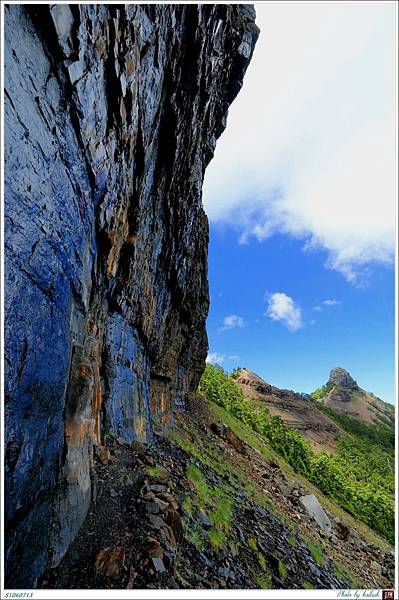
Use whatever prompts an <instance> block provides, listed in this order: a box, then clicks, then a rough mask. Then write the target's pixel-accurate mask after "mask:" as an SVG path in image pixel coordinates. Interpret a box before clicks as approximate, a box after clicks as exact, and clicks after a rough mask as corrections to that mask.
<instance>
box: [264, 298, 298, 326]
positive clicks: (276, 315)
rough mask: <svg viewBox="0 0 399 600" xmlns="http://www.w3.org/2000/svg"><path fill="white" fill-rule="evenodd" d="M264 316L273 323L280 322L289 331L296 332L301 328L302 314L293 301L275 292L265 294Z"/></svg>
mask: <svg viewBox="0 0 399 600" xmlns="http://www.w3.org/2000/svg"><path fill="white" fill-rule="evenodd" d="M266 300H267V309H266V315H267V316H268V317H269V318H270V319H272V320H273V321H281V323H283V325H285V326H286V327H287V329H289V330H290V331H298V329H301V328H302V327H303V323H302V312H301V309H300V308H299V306H297V305H296V304H295V302H294V300H293V299H292V298H291V297H290V296H287V294H284V292H275V293H274V294H267V296H266Z"/></svg>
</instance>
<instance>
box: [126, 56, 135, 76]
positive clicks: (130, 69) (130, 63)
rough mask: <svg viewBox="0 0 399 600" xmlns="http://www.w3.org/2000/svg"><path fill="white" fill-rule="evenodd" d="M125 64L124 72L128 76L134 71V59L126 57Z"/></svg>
mask: <svg viewBox="0 0 399 600" xmlns="http://www.w3.org/2000/svg"><path fill="white" fill-rule="evenodd" d="M125 66H126V74H127V76H128V77H130V76H131V75H133V73H134V61H133V60H132V59H131V58H128V59H127V61H126V62H125Z"/></svg>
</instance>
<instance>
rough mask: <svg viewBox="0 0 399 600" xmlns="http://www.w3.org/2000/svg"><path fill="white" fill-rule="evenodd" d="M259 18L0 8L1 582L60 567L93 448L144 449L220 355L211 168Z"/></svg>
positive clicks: (167, 9) (159, 10)
mask: <svg viewBox="0 0 399 600" xmlns="http://www.w3.org/2000/svg"><path fill="white" fill-rule="evenodd" d="M254 18H255V13H254V10H253V9H252V8H251V7H250V6H248V5H242V6H240V5H234V6H230V5H212V4H208V5H183V4H182V5H144V4H143V5H137V4H136V5H68V4H58V5H27V6H24V5H8V6H7V7H6V8H5V151H6V154H5V160H6V162H5V215H4V216H5V290H6V296H5V310H6V322H5V413H6V414H5V416H6V432H5V433H6V440H5V442H6V447H5V469H6V474H5V476H6V514H5V525H6V529H7V537H6V577H7V581H6V584H7V586H9V587H28V588H29V587H32V586H35V585H37V582H38V578H39V577H40V575H41V573H42V572H43V571H44V569H45V568H46V567H48V566H54V565H56V564H58V563H59V561H60V560H61V558H62V557H63V555H64V554H65V552H66V550H67V548H68V546H69V544H70V543H71V541H72V540H73V538H74V536H75V535H76V533H77V531H78V529H79V527H80V526H81V524H82V522H83V520H84V518H85V515H86V513H87V510H88V507H89V504H90V501H91V496H92V491H91V490H92V480H91V479H92V478H91V470H92V456H93V446H94V445H99V444H101V443H102V441H103V440H104V436H105V435H106V434H107V433H110V434H113V435H115V436H119V437H121V438H123V439H124V440H126V441H127V442H131V441H133V440H135V439H139V440H148V439H150V438H151V436H152V431H153V427H154V426H163V425H164V426H165V425H167V421H168V418H169V415H170V414H171V411H172V409H173V408H178V409H179V408H182V407H183V406H184V399H185V396H186V395H187V394H188V393H190V391H193V390H195V389H196V386H197V384H198V380H199V377H200V375H201V372H202V370H203V367H204V361H205V356H206V352H207V338H206V332H205V319H206V316H207V312H208V284H207V243H208V224H207V218H206V216H205V213H204V211H203V209H202V203H201V187H202V180H203V176H204V170H205V167H206V165H207V164H208V162H209V160H210V159H211V158H212V155H213V152H214V148H215V143H216V139H217V138H218V137H219V136H220V134H221V133H222V131H223V129H224V127H225V125H226V115H227V110H228V107H229V104H230V103H231V102H232V100H233V99H234V98H235V96H236V95H237V93H238V91H239V90H240V88H241V86H242V81H243V76H244V73H245V70H246V68H247V65H248V63H249V61H250V59H251V55H252V52H253V47H254V44H255V42H256V38H257V35H258V30H257V28H256V26H255V24H254Z"/></svg>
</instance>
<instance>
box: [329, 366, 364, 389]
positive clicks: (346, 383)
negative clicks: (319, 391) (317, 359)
mask: <svg viewBox="0 0 399 600" xmlns="http://www.w3.org/2000/svg"><path fill="white" fill-rule="evenodd" d="M328 384H331V385H337V386H339V387H343V388H348V389H356V388H358V387H359V386H358V385H357V382H356V381H355V380H354V379H353V377H352V376H351V375H350V373H349V372H348V371H347V370H346V369H343V368H342V367H335V368H334V369H331V371H330V379H329V380H328Z"/></svg>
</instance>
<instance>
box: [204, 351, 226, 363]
mask: <svg viewBox="0 0 399 600" xmlns="http://www.w3.org/2000/svg"><path fill="white" fill-rule="evenodd" d="M225 360H226V357H225V355H224V354H219V353H218V352H209V353H208V356H207V357H206V362H207V363H210V364H211V365H216V364H218V365H220V364H222V363H223V362H224V361H225Z"/></svg>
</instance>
